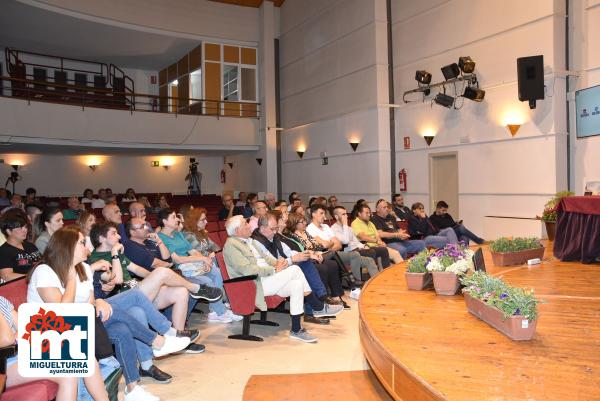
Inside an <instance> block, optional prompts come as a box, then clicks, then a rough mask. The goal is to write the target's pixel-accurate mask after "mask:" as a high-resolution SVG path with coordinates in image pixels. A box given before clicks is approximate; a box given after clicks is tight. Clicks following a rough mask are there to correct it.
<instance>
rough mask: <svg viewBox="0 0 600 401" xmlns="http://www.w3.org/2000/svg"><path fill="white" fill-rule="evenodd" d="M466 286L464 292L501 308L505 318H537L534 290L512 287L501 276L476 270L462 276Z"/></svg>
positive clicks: (537, 302) (536, 302) (536, 301)
mask: <svg viewBox="0 0 600 401" xmlns="http://www.w3.org/2000/svg"><path fill="white" fill-rule="evenodd" d="M460 281H461V283H462V284H463V285H464V286H465V288H464V289H463V292H466V293H468V294H469V295H471V296H472V297H473V298H477V299H479V300H481V301H483V302H485V303H486V304H488V305H490V306H492V307H494V308H496V309H498V310H500V311H501V312H502V313H503V314H504V317H505V318H508V317H510V316H523V317H525V318H526V319H529V320H535V319H536V318H537V305H538V304H539V303H540V301H539V300H538V299H537V298H535V296H534V294H533V290H529V291H527V290H524V289H523V288H518V287H511V286H509V285H508V284H506V283H505V282H504V281H502V280H501V279H499V278H496V277H491V276H489V275H487V274H486V273H483V272H474V273H473V274H471V275H470V276H465V277H463V278H461V280H460Z"/></svg>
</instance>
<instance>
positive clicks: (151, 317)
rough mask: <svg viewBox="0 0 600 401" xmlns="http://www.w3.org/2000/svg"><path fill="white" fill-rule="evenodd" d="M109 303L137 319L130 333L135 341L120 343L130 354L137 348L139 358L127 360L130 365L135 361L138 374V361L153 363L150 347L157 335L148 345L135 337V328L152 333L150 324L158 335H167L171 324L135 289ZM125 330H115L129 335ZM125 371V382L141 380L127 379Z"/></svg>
mask: <svg viewBox="0 0 600 401" xmlns="http://www.w3.org/2000/svg"><path fill="white" fill-rule="evenodd" d="M107 301H108V302H109V303H110V304H111V305H113V306H114V305H117V306H118V307H120V308H122V309H123V310H125V311H127V314H128V316H129V317H130V318H133V319H135V321H133V322H132V323H131V327H129V329H130V331H132V336H133V337H134V339H135V341H134V342H128V341H124V340H121V341H120V342H121V343H122V344H123V345H124V346H125V347H126V348H128V352H131V351H133V350H134V348H135V351H136V354H137V358H136V357H135V355H136V354H134V355H133V356H132V355H129V356H128V358H127V362H128V363H129V362H130V360H131V361H133V362H131V363H132V364H133V365H135V366H136V368H135V372H137V361H138V360H139V361H140V362H146V361H151V360H152V358H153V357H154V354H153V353H152V348H151V347H150V345H149V344H150V343H152V341H153V340H154V337H156V335H154V337H153V338H152V340H151V341H150V343H148V342H147V341H144V340H143V339H140V338H139V337H138V336H137V335H135V334H136V333H135V332H133V331H134V330H133V328H134V327H137V326H141V327H143V328H145V329H146V330H148V331H150V330H149V329H148V324H150V326H152V328H153V329H154V330H156V331H157V332H158V333H160V334H165V333H166V332H167V330H169V329H170V328H171V322H170V321H169V320H168V319H167V318H166V317H165V316H164V315H163V314H162V313H160V312H159V311H158V310H156V308H155V307H154V305H153V304H152V302H150V300H149V299H148V298H147V297H146V296H145V295H144V293H142V292H141V291H139V290H137V289H135V288H134V289H131V290H128V291H125V292H122V293H120V294H117V295H115V296H113V297H110V298H108V299H107ZM131 321H132V320H131V319H130V322H131ZM123 330H124V329H123V328H122V327H119V328H117V329H115V331H121V333H120V335H127V333H126V332H123ZM107 331H108V327H107ZM150 332H151V333H153V332H152V331H150ZM108 334H109V337H110V338H111V340H113V336H112V334H111V333H110V332H109V333H108ZM117 334H118V333H117ZM153 334H154V333H153ZM113 343H114V344H115V349H116V350H117V358H119V351H118V349H117V344H116V343H115V341H113ZM129 350H131V351H129ZM129 370H131V369H129ZM123 371H124V374H125V381H126V382H127V383H130V382H132V381H137V380H139V376H138V378H137V380H131V381H129V380H128V377H127V369H125V368H124V369H123Z"/></svg>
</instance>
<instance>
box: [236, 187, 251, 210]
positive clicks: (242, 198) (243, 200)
mask: <svg viewBox="0 0 600 401" xmlns="http://www.w3.org/2000/svg"><path fill="white" fill-rule="evenodd" d="M247 196H248V194H247V193H246V192H244V191H240V193H239V194H238V200H237V202H235V205H236V206H238V207H244V206H246V197H247Z"/></svg>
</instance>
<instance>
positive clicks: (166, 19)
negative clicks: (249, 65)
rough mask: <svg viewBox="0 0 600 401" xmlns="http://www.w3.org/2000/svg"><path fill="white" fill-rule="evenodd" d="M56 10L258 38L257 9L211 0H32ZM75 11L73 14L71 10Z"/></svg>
mask: <svg viewBox="0 0 600 401" xmlns="http://www.w3.org/2000/svg"><path fill="white" fill-rule="evenodd" d="M28 3H31V4H32V5H38V6H43V7H52V10H54V11H57V12H69V13H76V14H78V15H76V16H79V17H81V18H102V19H103V21H102V22H105V23H125V24H134V25H137V29H141V30H145V29H154V30H163V31H169V32H171V33H177V34H179V35H182V36H184V35H186V34H187V35H193V36H195V37H203V38H206V39H209V38H213V39H217V38H218V39H221V40H233V41H247V42H258V40H259V25H258V21H259V18H258V9H257V8H254V7H236V6H231V5H228V4H221V3H215V2H211V1H208V0H178V1H176V2H174V1H170V0H128V1H120V0H103V1H95V0H44V1H43V2H42V1H36V0H29V1H28ZM72 15H73V14H72Z"/></svg>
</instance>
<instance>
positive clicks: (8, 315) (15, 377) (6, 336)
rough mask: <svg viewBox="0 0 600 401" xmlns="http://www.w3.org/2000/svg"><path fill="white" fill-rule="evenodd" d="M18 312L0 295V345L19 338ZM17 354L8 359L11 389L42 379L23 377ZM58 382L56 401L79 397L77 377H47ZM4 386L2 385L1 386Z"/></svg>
mask: <svg viewBox="0 0 600 401" xmlns="http://www.w3.org/2000/svg"><path fill="white" fill-rule="evenodd" d="M17 327H18V321H17V312H16V311H15V308H14V306H13V304H12V303H11V302H10V301H9V300H7V299H6V298H4V297H1V296H0V347H6V346H9V345H13V344H15V343H16V341H17V339H16V337H17ZM17 359H18V358H17V355H15V356H13V357H10V358H8V360H7V361H6V388H7V389H9V388H11V387H14V386H18V385H20V384H25V383H29V382H33V381H36V380H40V379H38V378H35V377H23V376H21V375H20V374H19V370H18V362H17ZM45 379H46V380H50V381H53V382H55V383H56V384H58V392H57V393H56V401H75V400H76V399H77V378H76V377H51V378H45ZM0 388H2V387H0Z"/></svg>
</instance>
